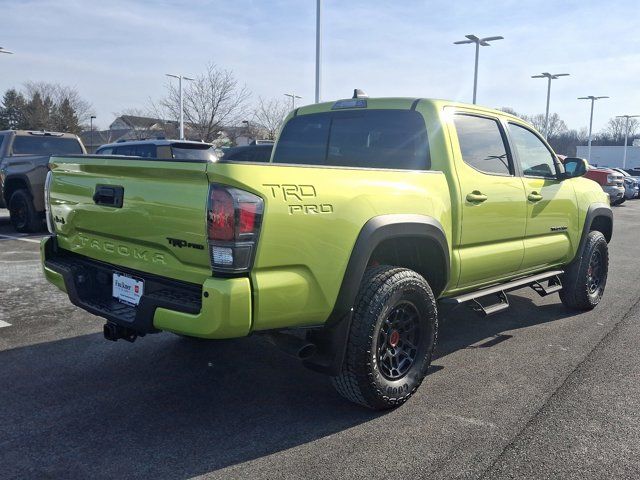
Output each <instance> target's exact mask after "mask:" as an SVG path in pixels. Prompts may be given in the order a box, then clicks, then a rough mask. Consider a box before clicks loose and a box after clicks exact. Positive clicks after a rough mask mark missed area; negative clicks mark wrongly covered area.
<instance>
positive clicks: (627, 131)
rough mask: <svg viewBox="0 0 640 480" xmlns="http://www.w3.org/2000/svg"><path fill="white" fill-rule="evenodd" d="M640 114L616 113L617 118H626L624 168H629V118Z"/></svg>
mask: <svg viewBox="0 0 640 480" xmlns="http://www.w3.org/2000/svg"><path fill="white" fill-rule="evenodd" d="M636 117H640V115H616V118H624V119H625V122H624V155H623V156H622V169H623V170H625V169H626V168H627V143H629V119H630V118H636Z"/></svg>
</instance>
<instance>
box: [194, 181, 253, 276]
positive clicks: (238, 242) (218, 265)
mask: <svg viewBox="0 0 640 480" xmlns="http://www.w3.org/2000/svg"><path fill="white" fill-rule="evenodd" d="M263 209H264V202H263V200H262V198H260V197H259V196H257V195H254V194H253V193H249V192H245V191H244V190H240V189H238V188H233V187H228V186H225V185H220V184H212V185H211V186H210V187H209V206H208V209H207V233H208V237H209V254H210V257H211V270H212V271H213V272H214V273H243V272H247V271H249V270H250V269H251V266H252V265H253V259H254V257H255V252H256V245H257V241H258V234H259V233H260V226H261V224H262V212H263Z"/></svg>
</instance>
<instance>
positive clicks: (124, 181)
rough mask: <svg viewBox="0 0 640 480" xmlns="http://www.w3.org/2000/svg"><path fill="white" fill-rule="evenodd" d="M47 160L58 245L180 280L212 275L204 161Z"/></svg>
mask: <svg viewBox="0 0 640 480" xmlns="http://www.w3.org/2000/svg"><path fill="white" fill-rule="evenodd" d="M50 168H51V171H52V180H51V186H50V205H51V216H52V217H53V222H54V224H55V228H56V234H57V238H58V245H59V246H60V247H61V248H63V249H66V250H69V251H71V252H74V253H77V254H80V255H84V256H87V257H90V258H93V259H96V260H99V261H103V262H106V263H109V264H114V265H122V266H125V267H127V268H128V269H133V270H138V271H142V272H147V273H152V274H156V275H160V276H163V277H171V278H174V279H177V280H182V281H185V282H192V283H202V282H203V281H204V279H205V278H207V277H210V276H211V269H210V264H209V257H208V253H207V252H208V250H207V237H206V208H207V192H208V185H209V184H208V180H207V176H206V163H203V162H187V161H162V160H136V159H132V158H118V157H96V156H89V157H80V156H78V157H53V158H52V159H51V164H50ZM120 195H121V196H122V201H121V202H120V201H119V199H118V198H119V197H120ZM120 204H121V205H120Z"/></svg>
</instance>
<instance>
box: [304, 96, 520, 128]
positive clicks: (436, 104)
mask: <svg viewBox="0 0 640 480" xmlns="http://www.w3.org/2000/svg"><path fill="white" fill-rule="evenodd" d="M356 100H362V101H365V102H366V103H365V105H366V106H364V107H363V106H354V107H351V108H349V107H344V108H340V107H338V108H335V107H336V105H338V104H340V102H344V104H348V103H347V102H353V101H356ZM424 104H428V105H430V106H431V107H432V108H434V109H437V110H440V109H442V108H444V107H454V108H456V107H457V108H464V109H466V110H475V111H477V112H478V113H489V114H492V115H499V116H501V117H507V118H509V119H512V120H517V121H519V122H525V121H524V120H523V119H521V118H519V117H516V116H514V115H511V114H510V113H507V112H503V111H502V110H497V109H495V108H489V107H483V106H481V105H473V104H470V103H463V102H455V101H451V100H443V99H437V98H421V97H378V98H370V97H360V98H349V99H341V100H334V101H331V102H322V103H317V104H311V105H306V106H304V107H300V108H297V109H296V110H295V112H296V115H307V114H310V113H320V112H329V111H332V110H336V109H340V110H360V109H365V108H366V109H380V110H385V109H389V110H392V109H393V110H412V109H416V108H417V106H418V105H421V106H422V105H424ZM525 123H526V122H525Z"/></svg>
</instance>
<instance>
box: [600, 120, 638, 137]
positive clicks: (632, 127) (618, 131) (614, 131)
mask: <svg viewBox="0 0 640 480" xmlns="http://www.w3.org/2000/svg"><path fill="white" fill-rule="evenodd" d="M638 127H640V122H638V119H637V118H630V119H629V136H630V137H632V136H634V135H635V134H636V132H637V131H638ZM602 133H604V136H606V137H608V139H610V140H611V141H613V142H620V141H624V136H625V135H626V133H627V120H626V119H625V118H621V117H613V118H610V119H609V121H608V122H607V125H606V126H605V127H604V130H603V132H602Z"/></svg>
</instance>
